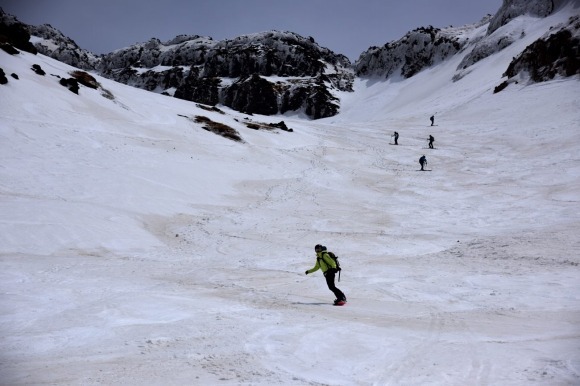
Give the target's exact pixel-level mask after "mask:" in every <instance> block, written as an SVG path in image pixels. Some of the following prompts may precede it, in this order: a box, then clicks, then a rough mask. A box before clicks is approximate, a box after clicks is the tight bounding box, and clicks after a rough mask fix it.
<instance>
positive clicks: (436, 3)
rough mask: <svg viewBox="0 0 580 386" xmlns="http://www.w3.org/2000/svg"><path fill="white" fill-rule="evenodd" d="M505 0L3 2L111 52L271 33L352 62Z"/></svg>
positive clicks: (0, 1)
mask: <svg viewBox="0 0 580 386" xmlns="http://www.w3.org/2000/svg"><path fill="white" fill-rule="evenodd" d="M501 4H502V0H189V1H188V0H165V1H155V0H152V1H143V0H50V1H49V0H0V7H2V8H3V9H4V11H5V12H6V13H9V14H12V15H14V16H16V17H17V18H18V19H19V20H20V21H21V22H23V23H26V24H31V25H39V24H50V25H52V26H53V27H55V28H56V29H58V30H60V31H61V32H62V33H63V34H64V35H66V36H67V37H69V38H71V39H73V40H74V41H75V42H76V43H77V44H78V45H79V46H80V47H81V48H84V49H86V50H89V51H91V52H93V53H96V54H103V53H108V52H111V51H113V50H116V49H118V48H123V47H127V46H129V45H131V44H135V43H141V42H145V41H147V40H149V39H150V38H153V37H155V38H159V39H160V40H161V41H167V40H169V39H171V38H173V37H175V36H177V35H181V34H189V35H193V34H197V35H202V36H211V37H212V38H213V39H214V40H222V39H227V38H234V37H236V36H240V35H244V34H249V33H255V32H262V31H269V30H279V31H291V32H295V33H297V34H300V35H302V36H304V37H308V36H312V37H313V38H314V39H315V40H316V42H318V44H320V45H321V46H323V47H327V48H329V49H331V50H332V51H334V52H336V53H340V54H344V55H346V56H348V57H349V58H350V59H351V61H354V60H356V59H357V58H358V57H359V55H360V54H361V53H362V52H363V51H365V50H366V49H367V48H369V47H370V46H381V45H383V44H385V43H387V42H391V41H393V40H397V39H399V38H401V37H402V36H403V35H404V34H405V33H406V32H408V31H410V30H413V29H415V28H418V27H425V26H429V25H432V26H434V27H439V28H442V27H447V26H449V25H453V26H460V25H464V24H470V23H474V22H477V21H479V20H480V19H481V18H482V17H484V16H485V15H487V14H488V13H489V14H494V13H495V12H496V11H497V10H498V9H499V7H500V6H501Z"/></svg>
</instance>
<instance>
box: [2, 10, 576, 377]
mask: <svg viewBox="0 0 580 386" xmlns="http://www.w3.org/2000/svg"><path fill="white" fill-rule="evenodd" d="M569 16H570V15H569V13H565V12H562V13H558V14H554V15H551V16H550V17H548V18H546V19H538V20H535V21H534V24H529V26H528V28H527V30H526V31H527V32H526V36H525V37H524V38H523V39H518V40H517V41H516V42H514V43H513V44H511V45H509V46H508V47H506V48H505V49H504V50H502V51H500V52H498V53H496V54H494V55H491V56H488V57H486V58H483V59H482V60H479V61H477V62H475V63H473V64H472V65H471V66H469V71H465V72H464V73H462V76H461V77H459V78H457V77H456V79H455V80H456V81H455V82H453V81H452V79H453V78H454V77H455V76H456V74H457V71H458V70H457V69H458V67H459V64H460V63H461V61H462V60H463V59H464V57H465V55H467V54H468V53H467V52H463V53H461V54H460V55H456V56H454V57H453V59H451V60H449V61H446V62H442V63H441V64H439V65H436V66H434V67H432V68H429V69H427V70H424V71H421V72H420V73H418V74H417V75H415V76H413V77H412V78H410V79H406V80H398V81H393V80H389V81H385V82H379V81H377V80H376V79H374V80H358V81H357V82H356V83H355V91H354V92H353V93H347V92H345V93H344V95H341V97H342V109H341V113H340V114H339V115H337V116H335V117H332V118H327V119H322V120H318V121H308V120H302V119H299V118H289V117H284V118H283V119H284V122H285V123H286V125H287V126H288V127H289V128H292V129H293V132H288V131H284V130H255V129H252V128H250V127H248V124H250V126H252V127H258V126H263V125H262V124H264V123H268V122H273V123H277V122H279V121H280V120H281V119H282V118H281V117H279V116H274V117H265V116H258V115H255V116H252V117H249V116H246V115H243V114H241V113H237V112H235V111H232V110H230V109H227V108H224V107H221V106H218V107H219V109H208V108H207V107H206V106H198V105H195V104H193V103H191V102H187V101H183V100H178V99H175V98H170V97H165V96H162V95H158V94H154V93H149V92H146V91H144V90H140V89H136V88H132V87H129V86H124V85H120V84H118V83H115V82H113V81H111V80H108V79H105V78H101V77H98V76H96V77H95V78H96V80H97V81H98V83H99V84H100V87H99V88H97V89H91V88H88V87H84V86H81V87H80V90H79V94H78V95H76V94H74V93H71V92H70V91H69V90H68V89H67V88H66V87H63V86H61V85H60V84H59V81H60V80H61V79H63V78H68V77H70V76H71V75H70V72H71V71H74V70H75V69H74V68H72V67H69V66H67V65H65V64H63V63H61V62H57V61H55V60H52V59H50V58H47V57H45V56H42V55H36V56H35V55H32V54H28V53H25V52H23V53H20V54H18V55H14V56H12V55H8V54H7V53H5V52H3V51H0V67H1V68H2V69H3V70H4V72H5V73H6V74H7V78H8V80H9V81H8V83H7V84H5V85H0V100H1V103H0V138H1V141H0V298H1V300H0V302H1V303H0V304H1V307H2V313H1V314H0V331H1V336H2V339H0V374H1V375H2V383H6V384H10V385H25V384H26V385H28V384H63V385H64V384H67V385H70V384H124V385H143V384H172V385H191V384H199V385H207V384H228V385H229V384H232V385H233V384H253V385H272V384H293V385H312V384H331V385H386V384H405V385H424V384H435V385H466V384H469V385H473V384H475V385H477V384H481V385H487V384H502V385H524V384H525V385H572V384H577V383H578V382H579V381H580V354H579V351H578V347H579V345H580V335H579V334H578V325H579V322H580V284H579V283H580V267H579V263H580V257H579V256H580V238H579V236H578V235H577V233H578V232H577V229H578V226H579V225H580V211H578V205H579V202H580V163H579V162H578V161H579V160H580V159H579V158H580V156H579V155H578V146H579V144H580V131H578V126H579V124H580V108H579V107H580V100H579V94H578V89H579V87H578V86H579V82H580V81H579V80H578V79H577V77H572V78H567V79H561V78H559V79H556V80H553V81H549V82H545V83H541V84H531V85H526V84H524V83H521V82H520V83H517V84H513V85H512V86H510V87H508V88H507V89H506V90H504V91H503V92H501V93H498V94H493V89H494V87H495V86H496V85H497V83H498V79H500V78H501V76H502V74H503V72H504V71H505V68H506V66H507V65H508V64H509V63H510V61H511V60H512V57H513V56H514V53H516V52H521V51H522V50H523V49H524V48H525V47H526V45H527V44H530V43H531V42H532V41H533V40H532V39H535V36H536V35H541V34H543V33H544V32H543V31H545V26H546V25H547V24H546V25H544V24H542V23H562V22H564V21H566V20H568V17H569ZM523 17H526V16H523ZM550 18H551V19H550ZM516 22H517V20H516ZM537 23H540V24H537ZM502 28H504V27H502ZM472 32H473V33H477V31H475V30H474V31H472ZM469 33H471V32H469ZM35 64H36V65H39V66H40V67H41V68H42V69H43V70H44V71H45V72H46V75H44V76H41V75H38V74H36V73H35V72H34V71H32V70H31V67H32V66H33V65H35ZM11 74H16V75H18V79H15V78H13V77H11V76H10V75H11ZM433 114H435V124H436V126H429V124H430V123H429V120H428V118H429V116H431V115H433ZM198 117H205V119H203V120H200V119H199V118H198ZM208 122H213V123H221V124H224V125H227V126H228V127H229V128H231V129H234V130H236V131H237V133H238V134H239V136H240V137H241V139H242V141H233V140H230V139H227V138H224V137H222V136H220V135H216V134H215V133H213V132H210V131H208V130H204V129H203V127H207V126H210V124H209V123H208ZM252 124H253V125H252ZM395 130H396V131H398V132H399V134H400V138H399V144H400V145H399V146H391V145H389V141H390V136H391V134H392V133H393V131H395ZM428 135H433V136H434V137H435V145H436V149H434V150H429V149H425V147H426V142H427V141H426V139H427V136H428ZM422 154H426V156H427V158H428V162H429V163H428V169H429V170H430V171H428V172H420V171H418V168H419V165H418V163H417V160H418V158H419V157H420V156H421V155H422ZM317 243H322V244H325V245H327V246H328V247H329V249H331V250H332V251H334V252H335V253H337V254H338V255H339V256H340V259H341V265H342V266H343V272H342V280H341V282H340V283H337V284H338V286H339V287H340V288H341V289H342V290H343V291H344V292H345V293H346V295H347V297H348V299H349V302H348V304H347V306H346V307H342V308H339V307H332V306H330V304H331V302H332V294H331V293H330V292H329V291H328V289H327V288H326V285H325V283H324V279H323V277H322V275H321V274H320V272H317V273H315V274H313V275H309V276H305V275H304V271H305V270H306V269H308V268H311V267H312V266H313V265H314V262H315V261H314V254H313V253H314V252H313V247H314V245H315V244H317Z"/></svg>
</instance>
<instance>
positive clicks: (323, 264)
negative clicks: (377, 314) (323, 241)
mask: <svg viewBox="0 0 580 386" xmlns="http://www.w3.org/2000/svg"><path fill="white" fill-rule="evenodd" d="M314 251H315V252H316V264H315V265H314V267H312V268H310V269H309V270H307V271H306V274H307V275H308V274H309V273H313V272H316V271H318V269H321V270H322V274H323V275H324V277H325V279H326V285H327V286H328V289H329V290H331V291H332V292H333V293H334V296H336V299H335V300H334V304H335V305H337V306H342V305H343V304H344V303H346V296H344V293H343V292H342V291H341V290H339V289H338V288H336V285H334V276H335V274H336V273H337V272H338V269H337V267H336V262H335V261H334V259H333V258H332V257H330V255H329V254H328V252H327V251H326V247H324V246H322V245H320V244H316V246H315V247H314Z"/></svg>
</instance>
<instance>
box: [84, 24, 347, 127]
mask: <svg viewBox="0 0 580 386" xmlns="http://www.w3.org/2000/svg"><path fill="white" fill-rule="evenodd" d="M95 69H96V70H97V71H98V72H99V73H100V74H102V75H104V76H107V77H109V78H112V79H115V80H117V81H119V82H122V83H126V84H130V85H133V86H136V87H141V88H144V89H147V90H150V91H157V92H163V93H167V94H169V95H174V96H175V97H177V98H182V99H186V100H191V101H195V102H198V103H204V104H211V105H215V104H217V103H221V104H224V105H226V106H228V107H231V108H233V109H235V110H239V111H243V112H245V113H248V114H253V113H258V114H267V115H271V114H277V113H285V112H287V111H296V112H302V113H304V114H306V115H308V116H309V117H311V118H314V119H317V118H323V117H328V116H332V115H335V114H336V113H337V112H338V109H339V105H338V99H337V98H335V97H333V96H332V93H333V91H334V90H340V91H351V90H352V82H353V79H354V76H353V74H352V71H351V69H350V62H349V60H348V59H347V58H346V57H344V56H343V55H337V54H335V53H333V52H332V51H330V50H328V49H326V48H322V47H320V46H319V45H318V44H317V43H316V42H315V41H314V39H313V38H304V37H301V36H299V35H297V34H294V33H291V32H278V31H270V32H263V33H259V34H251V35H245V36H240V37H237V38H235V39H230V40H223V41H218V42H216V41H213V40H212V39H211V38H207V37H201V36H197V35H191V36H178V37H176V38H175V39H173V40H171V41H168V42H161V41H159V40H158V39H151V40H150V41H149V42H146V43H143V44H138V45H134V46H131V47H128V48H125V49H121V50H117V51H114V52H112V53H110V54H107V55H104V56H103V57H102V58H100V60H98V61H97V62H96V65H95ZM272 77H276V80H275V81H274V80H272V79H271V78H272Z"/></svg>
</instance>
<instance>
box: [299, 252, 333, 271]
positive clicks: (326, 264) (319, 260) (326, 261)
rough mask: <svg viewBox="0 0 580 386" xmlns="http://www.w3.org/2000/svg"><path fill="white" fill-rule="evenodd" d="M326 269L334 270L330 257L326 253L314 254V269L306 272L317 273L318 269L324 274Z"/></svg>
mask: <svg viewBox="0 0 580 386" xmlns="http://www.w3.org/2000/svg"><path fill="white" fill-rule="evenodd" d="M328 268H334V269H336V263H335V262H334V260H333V259H332V257H330V256H329V255H328V252H327V251H322V252H316V264H314V267H312V268H310V269H309V270H308V271H306V272H307V273H312V272H316V271H318V269H321V270H322V273H325V272H326V271H328Z"/></svg>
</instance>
